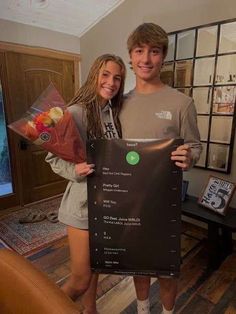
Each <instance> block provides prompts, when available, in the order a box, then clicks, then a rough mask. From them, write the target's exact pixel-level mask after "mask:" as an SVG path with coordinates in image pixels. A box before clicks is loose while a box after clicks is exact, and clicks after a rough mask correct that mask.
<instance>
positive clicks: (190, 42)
mask: <svg viewBox="0 0 236 314" xmlns="http://www.w3.org/2000/svg"><path fill="white" fill-rule="evenodd" d="M194 43H195V30H190V31H186V32H182V33H179V34H178V35H177V56H176V59H187V58H193V53H194Z"/></svg>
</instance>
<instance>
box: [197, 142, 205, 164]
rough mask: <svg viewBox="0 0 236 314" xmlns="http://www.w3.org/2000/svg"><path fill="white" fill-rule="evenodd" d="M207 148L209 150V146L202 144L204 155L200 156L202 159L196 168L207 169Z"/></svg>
mask: <svg viewBox="0 0 236 314" xmlns="http://www.w3.org/2000/svg"><path fill="white" fill-rule="evenodd" d="M206 148H207V144H206V143H202V153H201V155H200V158H199V160H198V162H197V163H196V166H201V167H205V164H206Z"/></svg>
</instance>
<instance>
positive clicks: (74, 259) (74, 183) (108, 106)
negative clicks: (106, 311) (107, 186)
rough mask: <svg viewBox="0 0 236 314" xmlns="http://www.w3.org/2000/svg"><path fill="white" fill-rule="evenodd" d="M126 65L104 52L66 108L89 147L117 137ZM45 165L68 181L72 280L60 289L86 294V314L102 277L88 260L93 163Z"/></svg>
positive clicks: (64, 215)
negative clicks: (90, 143) (89, 183)
mask: <svg viewBox="0 0 236 314" xmlns="http://www.w3.org/2000/svg"><path fill="white" fill-rule="evenodd" d="M125 74H126V70H125V65H124V63H123V61H122V60H121V58H119V57H117V56H115V55H110V54H105V55H102V56H100V57H98V58H97V59H96V60H95V62H94V64H93V65H92V67H91V69H90V71H89V74H88V77H87V80H86V82H85V84H84V85H83V86H82V87H81V88H80V89H79V91H78V92H77V94H76V95H75V97H74V98H73V99H72V101H71V102H70V103H69V106H68V110H69V111H70V112H71V113H72V115H73V118H74V120H75V121H76V123H77V126H78V129H79V132H80V134H81V136H82V139H83V141H84V143H85V141H86V139H87V138H118V137H121V127H120V122H119V119H118V114H119V112H120V109H121V101H122V96H123V91H124V81H125ZM46 161H47V162H48V163H49V164H50V166H51V168H52V170H53V171H54V172H55V173H57V174H58V175H60V176H62V177H64V178H66V179H68V180H69V183H68V185H67V188H66V191H65V193H64V195H63V198H62V202H61V206H60V208H59V217H58V218H59V220H60V221H61V222H63V223H65V224H66V225H67V226H68V227H67V231H68V239H69V247H70V257H71V276H70V278H69V279H68V281H67V282H66V283H65V284H64V285H63V286H62V290H63V291H64V292H65V293H66V294H67V295H68V296H69V297H70V298H71V299H72V300H75V299H76V298H77V297H78V296H81V295H82V298H81V302H82V304H83V306H84V308H85V310H84V312H83V313H86V314H95V313H97V312H96V287H97V279H98V275H96V274H92V272H91V268H90V256H89V231H88V208H87V182H86V176H87V175H89V174H90V173H92V172H93V171H94V169H93V167H94V165H92V164H87V163H86V162H83V163H79V164H74V163H71V162H68V161H65V160H62V159H60V158H58V157H56V156H55V155H52V154H51V153H49V154H48V155H47V157H46Z"/></svg>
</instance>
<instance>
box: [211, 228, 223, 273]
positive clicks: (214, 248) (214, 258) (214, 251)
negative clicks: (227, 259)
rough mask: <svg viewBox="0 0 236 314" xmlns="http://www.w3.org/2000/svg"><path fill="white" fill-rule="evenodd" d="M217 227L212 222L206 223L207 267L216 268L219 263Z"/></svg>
mask: <svg viewBox="0 0 236 314" xmlns="http://www.w3.org/2000/svg"><path fill="white" fill-rule="evenodd" d="M220 242H221V241H220V234H219V228H218V226H217V225H215V224H213V223H208V250H209V252H208V254H209V255H208V267H209V268H210V269H213V270H215V269H218V268H219V266H220V264H221V261H222V259H221V243H220Z"/></svg>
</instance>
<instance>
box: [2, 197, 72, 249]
mask: <svg viewBox="0 0 236 314" xmlns="http://www.w3.org/2000/svg"><path fill="white" fill-rule="evenodd" d="M60 201H61V198H54V199H52V200H48V201H46V202H41V203H38V204H35V205H32V206H30V207H28V206H26V207H24V209H21V210H19V211H17V212H13V213H11V214H9V215H6V216H4V217H2V219H1V220H0V239H2V240H3V241H4V242H5V243H6V244H7V245H8V246H9V247H10V248H12V249H13V250H15V251H16V252H18V253H20V254H21V255H29V254H31V253H32V252H34V251H36V250H39V249H42V248H43V247H45V246H47V245H49V244H50V243H52V242H54V241H56V240H58V239H61V238H62V237H65V236H66V227H65V225H63V224H62V223H60V222H57V223H52V222H50V221H49V220H48V219H45V220H43V221H41V222H35V223H25V224H20V223H19V219H20V218H22V217H25V216H26V215H27V214H28V213H29V212H38V211H42V212H44V213H46V214H47V213H48V212H51V211H57V210H58V208H59V204H60Z"/></svg>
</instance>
